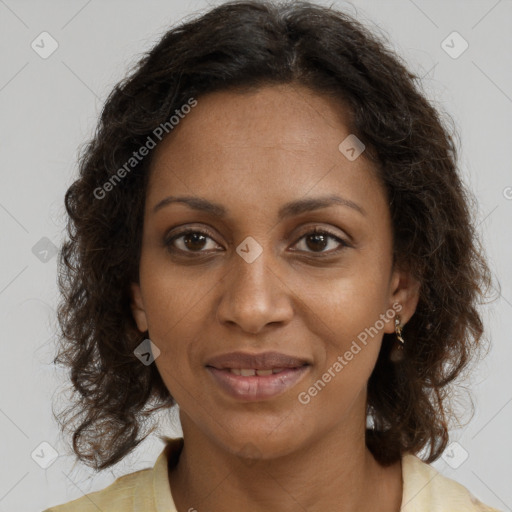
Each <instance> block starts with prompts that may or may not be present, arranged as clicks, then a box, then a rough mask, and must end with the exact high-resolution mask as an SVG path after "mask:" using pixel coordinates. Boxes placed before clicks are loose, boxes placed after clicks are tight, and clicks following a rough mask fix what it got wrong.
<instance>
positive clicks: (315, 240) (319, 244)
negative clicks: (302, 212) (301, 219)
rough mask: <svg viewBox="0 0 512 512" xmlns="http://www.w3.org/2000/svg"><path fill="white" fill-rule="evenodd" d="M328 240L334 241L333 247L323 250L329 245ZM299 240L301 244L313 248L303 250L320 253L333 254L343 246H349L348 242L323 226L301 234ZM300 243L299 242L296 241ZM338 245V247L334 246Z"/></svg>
mask: <svg viewBox="0 0 512 512" xmlns="http://www.w3.org/2000/svg"><path fill="white" fill-rule="evenodd" d="M329 240H331V241H334V242H335V243H334V244H331V245H334V246H335V248H334V249H332V250H330V251H324V249H325V248H326V247H328V246H329ZM299 242H304V243H303V246H305V247H306V248H310V249H313V250H309V251H308V250H306V251H305V252H312V253H320V254H333V253H337V252H339V251H340V250H342V249H343V248H344V247H349V244H348V243H347V242H345V241H344V240H342V239H341V238H340V237H338V236H336V235H334V234H333V233H331V232H330V231H328V230H326V229H323V228H318V227H317V228H315V229H313V230H312V231H308V232H307V233H305V234H304V235H302V236H301V237H300V239H299ZM298 245H300V243H298ZM336 246H338V247H336Z"/></svg>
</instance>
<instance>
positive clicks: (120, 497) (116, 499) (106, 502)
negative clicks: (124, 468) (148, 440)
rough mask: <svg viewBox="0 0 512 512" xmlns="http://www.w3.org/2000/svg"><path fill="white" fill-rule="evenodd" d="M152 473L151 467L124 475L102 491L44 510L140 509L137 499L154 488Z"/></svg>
mask: <svg viewBox="0 0 512 512" xmlns="http://www.w3.org/2000/svg"><path fill="white" fill-rule="evenodd" d="M151 473H152V469H151V468H149V469H141V470H139V471H135V472H134V473H129V474H127V475H123V476H121V477H119V478H117V480H115V481H114V482H113V483H111V484H110V485H109V486H108V487H105V488H104V489H102V490H100V491H96V492H92V493H89V494H86V495H84V496H82V497H81V498H77V499H75V500H73V501H69V502H67V503H63V504H61V505H56V506H54V507H51V508H48V509H46V510H44V511H43V512H98V510H105V511H107V510H108V511H112V512H116V511H119V512H121V511H124V510H138V509H136V508H135V507H134V505H135V499H137V501H140V500H141V494H140V493H144V492H146V493H147V492H148V490H149V489H151V488H152V486H151ZM143 498H144V497H143V496H142V499H143ZM145 499H146V502H147V500H148V499H150V496H149V494H146V496H145ZM146 510H148V509H146Z"/></svg>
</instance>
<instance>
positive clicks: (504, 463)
mask: <svg viewBox="0 0 512 512" xmlns="http://www.w3.org/2000/svg"><path fill="white" fill-rule="evenodd" d="M217 3H221V2H210V3H206V2H204V1H198V0H196V1H190V2H187V3H184V2H179V1H177V0H174V1H171V0H150V1H144V2H142V1H139V2H135V1H99V0H90V1H70V0H67V1H64V0H62V1H45V2H36V1H34V0H32V1H23V0H17V1H16V0H0V45H1V46H0V47H1V54H0V56H1V65H0V112H1V117H0V119H1V121H0V130H1V133H0V176H1V181H0V183H1V187H0V228H1V233H2V244H1V253H0V258H1V266H0V319H1V321H0V325H1V329H2V341H1V343H2V357H1V358H0V375H1V379H2V382H1V384H2V386H1V389H2V395H1V401H0V432H1V441H0V449H1V453H0V461H1V463H0V512H6V511H11V510H16V511H25V510H33V511H38V510H42V509H44V508H45V507H48V506H50V505H54V504H58V503H62V502H65V501H69V500H71V499H74V498H77V497H79V496H81V495H82V494H83V493H87V492H92V491H94V490H98V489H102V488H103V487H105V486H106V485H108V484H109V483H111V482H112V481H113V480H114V479H115V478H116V477H117V476H120V475H122V474H126V473H128V472H132V471H136V470H137V469H141V468H144V467H150V466H152V465H153V463H154V461H155V459H156V457H157V455H158V454H159V453H160V451H161V449H162V446H163V445H162V444H161V442H160V441H159V440H158V439H156V438H154V437H152V438H150V439H149V440H148V441H146V442H145V443H143V444H142V445H141V446H140V447H139V448H138V449H137V450H136V451H135V452H134V453H133V454H131V455H130V456H128V457H127V458H126V459H125V460H123V461H122V462H121V463H120V464H118V465H117V466H116V467H115V468H113V469H112V470H108V471H105V472H103V473H100V474H97V475H94V474H93V473H92V470H90V469H88V468H87V467H85V466H83V465H80V464H76V465H74V459H73V457H72V455H71V452H70V449H69V447H68V445H67V440H63V439H62V438H61V436H60V435H59V432H58V430H57V426H56V424H55V422H54V420H53V418H52V414H51V401H52V399H53V400H59V401H61V403H62V401H63V400H65V396H64V395H63V393H62V390H61V386H62V385H65V384H66V375H65V373H64V372H63V371H62V370H60V369H58V368H54V366H53V365H52V364H51V360H52V358H53V355H54V345H53V343H54V339H55V332H56V327H55V306H56V301H57V298H58V294H57V287H56V258H55V254H54V252H52V249H53V248H54V246H58V245H59V244H60V242H61V239H62V236H63V227H64V220H65V218H64V209H63V196H64V193H65V191H66V189H67V187H68V186H69V185H70V184H71V182H72V180H73V176H74V173H75V172H76V156H77V149H78V147H79V145H80V144H82V143H84V142H85V141H86V140H88V138H89V137H90V136H91V134H92V131H93V128H94V126H95V123H96V120H97V117H98V114H99V112H100V109H101V107H102V104H103V102H104V100H105V99H106V96H107V94H108V93H109V91H110V90H111V88H112V87H113V85H114V84H115V83H116V82H117V81H118V80H119V79H121V78H122V77H123V76H124V74H125V72H126V70H127V69H128V66H129V65H130V64H133V63H134V62H135V61H136V60H137V59H138V57H140V55H141V54H142V52H143V51H145V50H146V49H148V48H149V47H150V46H151V45H152V44H153V43H155V42H156V41H157V40H158V39H159V37H160V36H161V35H162V34H163V33H164V31H165V30H166V28H168V27H169V26H170V25H171V24H173V23H174V22H176V21H178V20H182V19H183V18H184V17H185V16H187V17H188V16H192V15H193V14H195V13H200V12H203V11H204V10H205V9H206V8H207V7H208V6H209V5H214V4H217ZM318 3H320V2H318ZM324 5H328V4H327V2H325V3H324ZM332 5H334V6H337V7H340V8H342V9H346V10H347V12H349V13H352V14H356V16H357V17H358V18H359V19H360V20H362V21H364V22H365V23H368V24H370V25H372V26H374V27H375V26H378V27H379V28H380V29H382V30H383V31H385V32H386V33H387V34H388V35H389V37H390V39H391V40H392V42H393V44H394V45H395V47H396V50H397V51H398V52H399V53H400V54H401V55H402V56H403V58H404V59H406V61H407V62H408V64H409V66H410V67H411V68H412V69H413V70H414V71H416V72H417V73H419V74H420V75H421V76H422V77H424V87H425V90H426V92H427V94H428V95H429V97H430V98H431V99H432V101H433V102H434V103H435V104H436V105H437V106H439V107H440V108H443V109H445V110H447V111H448V112H449V114H450V115H451V116H452V117H453V119H454V120H455V122H456V123H457V126H458V129H459V133H460V136H461V150H462V152H461V162H460V163H461V169H462V171H463V173H464V176H465V180H466V181H467V183H468V184H469V185H470V187H471V189H472V190H473V191H474V192H475V194H476V196H477V198H478V202H479V211H478V230H479V232H480V233H481V236H482V239H483V242H484V245H485V247H486V250H487V252H488V255H489V260H490V263H491V266H492V269H493V271H494V272H495V274H496V275H497V277H498V279H499V281H500V283H501V286H502V289H501V293H502V295H501V297H499V298H498V299H497V300H496V301H495V302H493V303H492V304H490V305H488V306H485V307H484V308H483V309H482V311H483V314H484V318H485V322H486V329H487V333H488V336H489V337H490V338H491V340H492V342H493V345H492V350H491V352H490V354H489V356H488V357H487V358H486V359H485V360H484V362H483V363H482V364H481V365H479V367H478V370H477V371H476V372H474V373H473V374H472V376H471V380H470V381H468V382H467V384H466V386H467V388H468V389H469V390H470V391H471V392H472V393H473V397H474V402H475V405H476V414H475V415H474V417H473V419H472V420H471V421H470V422H469V423H468V424H467V425H466V426H463V427H461V428H458V429H453V430H452V432H451V436H452V441H454V442H456V443H457V444H455V445H452V446H451V447H450V449H449V451H448V452H446V453H445V454H444V457H443V458H441V459H439V460H438V461H436V463H434V466H435V467H436V468H437V469H439V470H440V471H441V472H442V473H444V474H445V475H447V476H450V477H452V478H454V479H456V480H458V481H459V482H461V483H462V484H463V485H465V486H466V487H468V488H469V489H470V490H471V491H472V492H473V494H475V495H476V496H478V497H479V498H480V499H481V500H483V501H484V502H487V503H488V504H490V505H493V506H495V507H497V508H499V509H501V510H512V486H511V485H510V484H511V481H512V440H511V435H510V434H511V432H512V428H511V427H512V385H511V383H512V376H511V372H510V370H509V364H510V361H512V345H511V343H510V332H511V329H512V270H511V265H510V261H511V258H510V256H511V251H510V248H511V246H512V231H511V229H510V226H511V220H512V215H511V214H512V172H511V146H512V144H511V142H512V139H511V131H512V130H511V114H512V69H511V65H510V62H511V59H510V51H511V50H512V44H511V43H512V2H511V1H510V0H478V1H447V0H443V1H428V0H414V1H413V0H396V1H377V0H373V1H359V0H357V1H355V2H353V3H346V2H341V1H339V2H332ZM356 11H357V12H356ZM43 31H47V32H49V33H50V34H51V36H52V37H53V38H54V39H55V40H56V41H57V43H58V48H57V50H56V51H55V52H54V53H53V54H52V55H50V56H49V57H48V58H46V59H43V58H42V57H41V56H40V55H39V54H38V53H36V51H35V50H34V49H33V48H32V47H31V44H32V42H33V41H35V43H34V44H37V43H38V41H39V43H38V44H39V45H40V46H42V45H43V43H41V42H40V40H41V38H40V37H39V35H40V34H41V32H43ZM453 31H457V32H458V33H459V34H460V35H461V36H462V38H464V40H466V41H467V43H468V44H469V47H468V48H467V50H466V51H465V52H464V53H462V54H461V55H457V58H453V56H454V55H456V54H458V53H460V51H461V50H462V49H463V44H464V43H463V40H462V39H460V38H459V36H457V35H456V36H451V37H450V38H448V39H446V38H447V36H449V35H450V34H451V33H452V32H453ZM45 37H47V36H45ZM444 40H446V42H445V43H444V46H445V49H446V50H448V51H449V52H451V53H452V56H450V55H449V54H448V53H447V52H446V51H445V49H443V46H442V44H443V43H442V42H443V41H444ZM44 46H45V49H46V50H48V48H50V41H49V39H45V43H44ZM447 46H448V47H451V48H447ZM40 51H42V49H41V50H40ZM464 408H465V406H464V405H463V404H462V405H461V410H463V409H464ZM173 422H174V423H173ZM160 432H161V433H166V434H169V435H173V434H175V433H176V432H178V433H179V425H178V424H176V416H175V414H172V415H171V416H170V417H163V416H162V418H161V429H160ZM42 442H46V443H49V444H50V445H51V446H52V447H53V448H54V449H55V450H56V451H57V452H58V457H57V459H56V460H55V462H53V463H52V464H51V465H49V467H47V468H46V469H44V468H42V467H40V465H39V464H38V463H36V460H40V461H43V463H44V460H49V459H48V457H49V456H50V455H51V449H50V448H48V446H47V445H43V446H42V447H41V446H40V444H41V443H42ZM34 453H35V454H39V459H38V458H37V455H31V454H34ZM49 454H50V455H49ZM466 457H467V458H466ZM45 458H46V459H45Z"/></svg>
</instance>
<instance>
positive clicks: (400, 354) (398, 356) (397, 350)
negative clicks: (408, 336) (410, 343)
mask: <svg viewBox="0 0 512 512" xmlns="http://www.w3.org/2000/svg"><path fill="white" fill-rule="evenodd" d="M402 327H403V326H402V325H401V323H400V316H399V315H396V317H395V335H396V340H395V343H394V345H393V348H392V350H391V354H390V356H389V358H390V359H391V361H393V362H394V363H397V362H399V361H402V360H403V359H404V345H405V341H404V339H403V338H402Z"/></svg>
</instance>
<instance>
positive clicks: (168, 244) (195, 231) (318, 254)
mask: <svg viewBox="0 0 512 512" xmlns="http://www.w3.org/2000/svg"><path fill="white" fill-rule="evenodd" d="M190 234H200V235H205V236H206V237H208V238H210V239H212V240H213V239H214V237H213V235H212V234H211V233H210V232H208V231H207V230H204V229H192V228H189V229H186V230H184V231H181V232H179V233H176V234H174V235H173V236H172V237H170V238H166V239H165V240H164V245H165V246H166V247H167V249H168V250H169V252H171V253H177V252H180V253H181V254H184V255H186V257H197V256H196V255H198V254H199V255H200V254H201V253H207V252H208V251H202V250H199V251H189V250H187V251H185V250H183V249H178V248H176V247H173V242H174V241H175V240H177V239H178V238H181V237H183V236H186V235H190ZM310 235H327V238H331V239H333V240H335V241H336V242H339V244H340V245H341V247H339V248H337V249H334V250H331V251H327V252H315V251H305V252H306V253H307V254H313V255H316V256H315V257H320V258H321V257H323V255H324V256H332V255H334V254H338V253H339V252H340V251H342V250H343V249H344V248H346V247H351V245H350V244H349V243H348V242H346V241H345V240H343V239H342V238H340V237H339V236H336V235H334V234H333V233H331V232H330V231H329V230H328V229H325V228H320V227H315V228H313V229H312V230H310V231H308V232H306V233H304V234H303V235H302V236H301V237H300V238H299V239H298V240H297V242H295V244H294V245H296V244H297V243H298V242H299V241H301V240H302V239H304V238H307V237H308V236H310ZM215 252H217V251H215ZM298 252H301V251H298Z"/></svg>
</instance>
